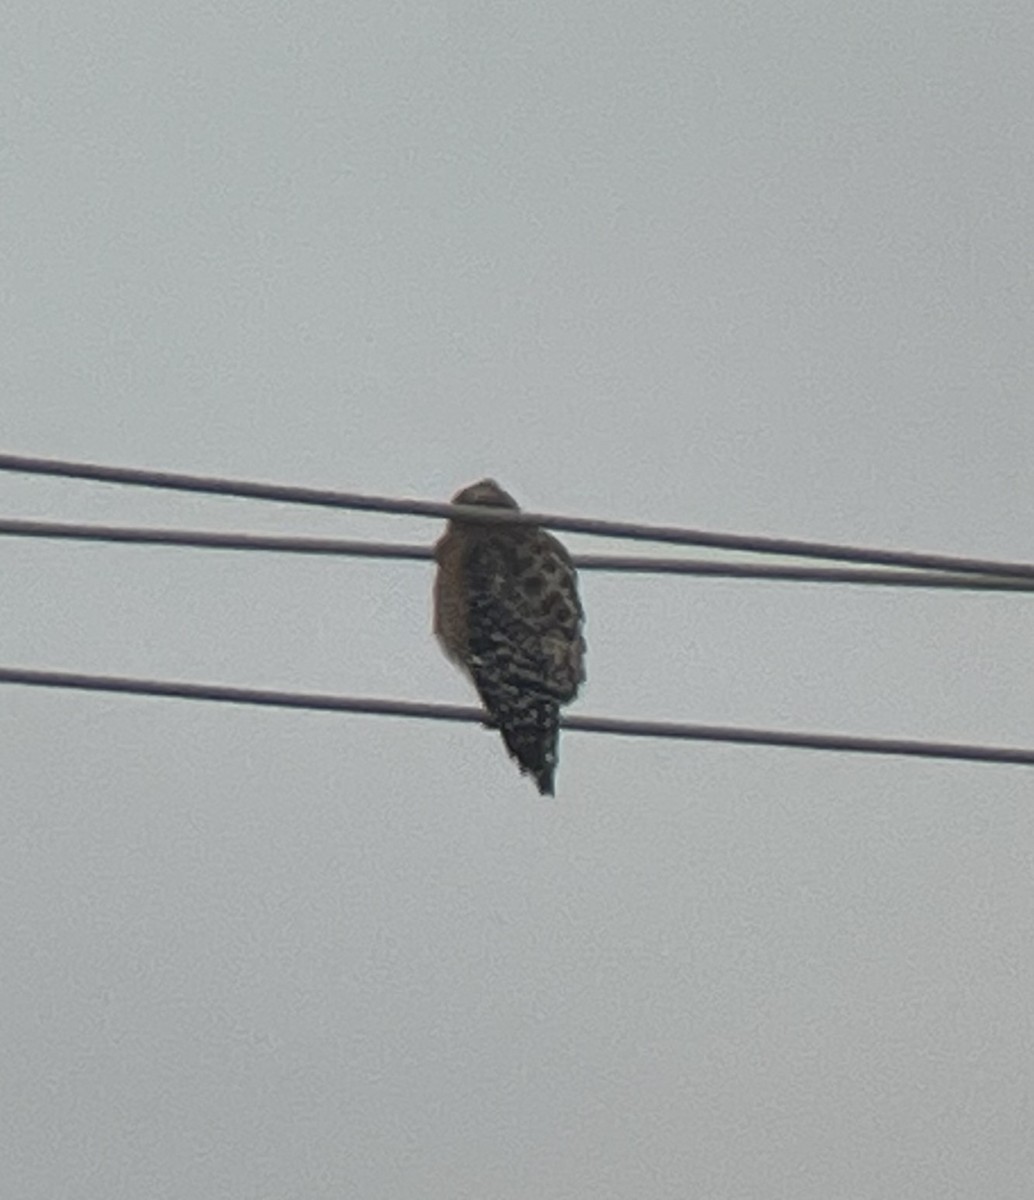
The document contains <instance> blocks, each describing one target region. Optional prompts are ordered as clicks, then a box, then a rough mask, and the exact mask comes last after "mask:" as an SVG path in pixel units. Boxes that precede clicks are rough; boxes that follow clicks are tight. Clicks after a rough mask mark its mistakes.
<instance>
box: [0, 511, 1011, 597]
mask: <svg viewBox="0 0 1034 1200" xmlns="http://www.w3.org/2000/svg"><path fill="white" fill-rule="evenodd" d="M0 537H23V538H46V539H56V540H63V541H84V542H112V543H118V544H128V545H142V546H176V547H189V548H191V549H202V550H251V551H266V552H271V553H279V554H308V555H324V556H327V555H330V556H342V557H353V558H384V559H406V560H410V561H427V560H429V559H432V558H433V556H434V552H433V550H432V548H431V547H430V546H423V545H413V544H406V543H402V542H375V541H354V540H347V539H342V538H317V537H298V536H293V535H292V536H288V535H283V534H252V533H221V532H214V531H209V530H192V529H155V528H141V527H134V526H124V525H79V524H70V523H67V522H56V521H29V520H20V519H0ZM573 557H574V561H575V565H576V566H577V567H578V568H579V570H582V571H614V572H625V573H634V574H650V575H694V576H701V577H711V578H720V579H757V580H768V581H772V582H795V583H835V584H866V585H870V586H878V587H910V588H936V589H941V590H963V591H991V592H1032V591H1034V580H1028V579H1024V578H1015V577H1008V576H1006V577H999V578H996V577H994V576H984V575H959V574H948V573H946V572H940V573H938V572H927V571H902V570H895V569H872V570H865V569H859V568H857V567H811V566H771V565H757V564H754V563H726V562H712V561H709V560H704V559H684V558H657V557H636V556H628V555H618V554H576V555H574V556H573Z"/></svg>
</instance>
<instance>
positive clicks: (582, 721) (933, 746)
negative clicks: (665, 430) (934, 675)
mask: <svg viewBox="0 0 1034 1200" xmlns="http://www.w3.org/2000/svg"><path fill="white" fill-rule="evenodd" d="M0 683H15V684H23V685H27V686H30V687H45V688H71V689H74V690H77V691H91V692H116V693H120V694H123V695H137V696H163V697H169V698H176V699H181V700H206V701H214V702H217V703H222V704H248V705H260V706H263V707H267V708H293V709H305V710H315V711H321V712H347V713H364V714H368V715H373V716H383V717H412V718H419V719H423V720H432V721H463V722H466V723H467V724H483V723H484V713H482V712H481V710H480V709H476V708H465V707H461V706H458V705H454V704H427V703H424V702H422V701H414V700H379V699H373V698H369V697H355V696H332V695H324V694H313V693H299V692H281V691H273V690H268V689H257V688H242V687H227V686H223V685H217V684H203V683H178V682H174V681H167V680H159V679H126V678H121V677H118V676H112V675H82V674H78V673H72V672H68V671H37V670H29V669H21V668H16V667H0ZM563 727H564V729H566V730H569V731H571V732H575V733H603V734H611V735H613V736H617V737H647V738H671V739H677V740H682V741H706V742H731V743H736V744H739V745H753V746H782V747H789V748H793V749H798V750H827V751H839V752H845V753H851V754H879V755H894V756H906V757H909V758H930V759H951V760H955V761H959V760H961V761H966V762H986V763H998V764H1012V765H1016V766H1025V767H1030V766H1034V749H1024V748H1020V747H1012V746H980V745H967V744H965V743H959V742H928V741H918V740H913V739H907V738H877V737H854V736H852V735H850V734H841V733H795V732H792V731H790V730H781V729H743V728H738V727H735V726H728V725H696V724H686V723H682V722H676V721H639V720H627V719H624V718H620V717H580V716H570V717H566V718H564V720H563Z"/></svg>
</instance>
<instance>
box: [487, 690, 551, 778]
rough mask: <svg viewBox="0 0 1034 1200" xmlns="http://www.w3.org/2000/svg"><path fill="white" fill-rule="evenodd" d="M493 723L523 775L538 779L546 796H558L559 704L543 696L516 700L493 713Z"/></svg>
mask: <svg viewBox="0 0 1034 1200" xmlns="http://www.w3.org/2000/svg"><path fill="white" fill-rule="evenodd" d="M492 723H493V724H494V725H495V726H496V727H497V728H498V729H499V732H500V733H501V734H502V735H503V741H504V742H505V743H506V748H507V750H509V752H510V756H511V757H512V758H513V759H515V760H516V762H517V765H518V766H519V767H520V769H521V772H522V774H530V775H533V776H534V778H535V782H536V784H537V785H538V789H539V792H540V793H541V794H542V795H543V796H552V795H554V791H553V776H554V773H555V772H556V766H557V741H558V739H559V736H560V706H559V704H558V703H557V702H556V700H554V699H553V698H552V697H550V696H541V695H539V696H535V695H524V696H518V697H515V698H513V699H511V701H510V703H509V704H507V705H505V706H504V707H497V708H496V709H495V711H494V712H492Z"/></svg>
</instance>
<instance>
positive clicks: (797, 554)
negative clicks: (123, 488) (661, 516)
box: [0, 454, 1034, 579]
mask: <svg viewBox="0 0 1034 1200" xmlns="http://www.w3.org/2000/svg"><path fill="white" fill-rule="evenodd" d="M0 470H4V471H18V472H22V473H28V474H35V475H51V476H62V477H65V478H72V479H86V480H91V481H93V482H98V483H114V484H128V485H132V486H135V487H148V488H164V489H171V490H174V491H182V492H196V493H204V494H206V495H219V496H236V497H240V498H244V499H252V500H271V501H277V502H280V503H286V504H308V505H319V506H322V507H327V508H338V509H349V510H358V511H365V512H381V513H394V514H403V515H409V516H420V517H435V518H449V517H462V518H463V519H464V520H470V521H479V522H487V523H493V522H496V523H500V524H534V525H543V526H547V527H548V528H551V529H558V530H562V531H565V532H567V533H578V534H585V535H588V536H591V537H609V538H626V539H630V540H633V541H652V542H664V543H667V544H670V545H680V546H709V547H711V548H713V549H720V550H736V551H743V552H748V553H752V554H775V555H783V556H789V557H794V558H824V559H830V560H834V561H841V562H857V563H870V564H875V565H879V566H888V567H908V568H912V569H918V570H930V571H951V572H956V573H960V574H967V575H968V574H977V575H999V576H1001V575H1008V576H1011V577H1014V578H1022V579H1034V563H1030V562H998V561H995V560H992V559H980V558H968V557H960V556H955V555H945V554H928V553H925V552H921V551H912V550H882V549H874V548H867V547H862V546H848V545H839V544H836V543H832V542H816V541H804V540H800V539H794V538H781V537H768V536H762V535H750V534H738V533H720V532H715V531H712V530H704V529H691V528H684V527H681V526H674V525H648V524H640V523H637V522H631V521H609V520H601V519H598V518H595V517H568V516H560V515H556V514H551V513H534V512H515V511H510V510H507V509H491V508H484V507H480V508H479V507H466V506H459V507H457V506H455V505H451V504H444V503H441V502H440V501H435V500H412V499H405V498H399V497H392V496H369V495H362V494H359V493H355V492H339V491H333V490H328V489H321V488H308V487H291V486H288V485H285V484H270V483H255V482H250V481H247V480H233V479H222V478H213V477H206V476H198V475H181V474H174V473H171V472H167V471H149V470H142V469H140V468H130V467H111V466H103V465H100V464H97V463H82V462H69V461H63V460H59V459H49V458H31V457H26V456H24V455H15V454H0Z"/></svg>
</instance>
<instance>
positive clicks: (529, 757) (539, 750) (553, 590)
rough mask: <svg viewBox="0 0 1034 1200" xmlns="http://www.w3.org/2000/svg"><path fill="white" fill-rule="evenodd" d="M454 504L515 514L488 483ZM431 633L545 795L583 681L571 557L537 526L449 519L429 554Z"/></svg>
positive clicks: (511, 503)
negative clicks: (563, 717) (564, 710)
mask: <svg viewBox="0 0 1034 1200" xmlns="http://www.w3.org/2000/svg"><path fill="white" fill-rule="evenodd" d="M452 503H453V504H456V505H465V506H466V505H469V506H472V507H487V508H498V509H502V510H507V511H510V512H519V511H520V508H519V506H518V504H517V501H516V500H514V498H513V497H512V496H511V495H510V494H509V493H508V492H505V491H503V489H502V488H501V487H500V486H499V484H498V483H496V481H495V480H494V479H482V480H479V481H478V482H477V483H472V484H470V485H469V486H468V487H465V488H461V489H460V491H458V492H457V493H456V494H455V495H454V496H453V497H452ZM434 556H435V561H436V562H437V567H438V569H437V572H436V576H435V583H434V632H435V634H436V636H437V638H438V640H439V642H440V643H441V645H442V649H443V650H444V651H445V654H446V656H447V657H448V658H450V659H451V660H452V661H453V662H455V663H456V664H458V665H459V667H460V668H461V669H462V670H464V671H465V672H466V673H467V675H469V677H470V679H471V680H472V682H473V684H474V687H475V688H476V689H477V692H478V695H479V696H480V698H481V702H482V704H483V705H484V708H485V712H486V724H487V725H488V726H489V727H491V728H496V729H498V730H499V732H500V733H501V734H502V737H503V741H504V743H505V744H506V749H507V750H508V751H509V753H510V757H511V758H513V759H514V760H515V761H516V763H517V765H518V767H519V768H520V771H521V774H522V775H523V774H530V775H531V776H532V777H533V778H534V780H535V783H536V785H537V786H538V790H539V793H540V794H541V795H543V796H552V795H554V794H555V791H554V776H555V772H556V768H557V742H558V739H559V733H560V707H561V705H564V704H569V703H570V702H571V701H572V700H573V699H574V698H575V696H576V695H577V693H578V689H579V687H580V686H581V684H582V683H583V682H584V681H585V638H584V636H583V634H582V629H583V625H584V620H585V614H584V611H583V609H582V604H581V601H580V600H579V598H578V578H577V573H576V571H575V568H574V564H573V563H572V562H571V556H570V555H569V554H568V553H567V551H566V550H565V549H564V547H563V546H562V545H561V543H560V542H559V541H557V539H556V538H555V537H553V535H552V534H550V533H547V532H546V531H545V530H544V529H542V528H541V527H540V526H538V525H533V524H529V523H521V522H506V523H504V522H501V521H479V520H477V519H476V518H475V519H473V520H471V519H469V518H468V519H464V518H463V517H462V516H454V517H452V518H451V519H450V520H449V522H448V524H447V526H446V529H445V533H444V534H443V535H442V536H441V538H439V540H438V542H437V543H436V544H435V548H434Z"/></svg>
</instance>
